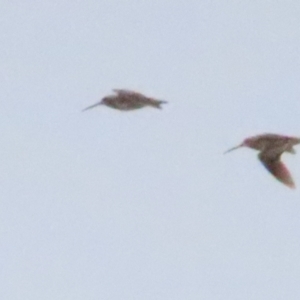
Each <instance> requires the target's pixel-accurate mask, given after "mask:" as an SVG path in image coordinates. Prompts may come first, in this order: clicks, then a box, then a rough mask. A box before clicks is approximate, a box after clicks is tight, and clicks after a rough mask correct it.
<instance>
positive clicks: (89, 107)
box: [82, 102, 102, 111]
mask: <svg viewBox="0 0 300 300" xmlns="http://www.w3.org/2000/svg"><path fill="white" fill-rule="evenodd" d="M98 105H102V102H97V103H95V104H93V105H91V106H88V107H86V108H84V109H83V110H82V111H86V110H88V109H91V108H94V107H96V106H98Z"/></svg>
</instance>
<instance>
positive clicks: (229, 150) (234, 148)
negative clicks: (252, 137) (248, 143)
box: [224, 144, 244, 154]
mask: <svg viewBox="0 0 300 300" xmlns="http://www.w3.org/2000/svg"><path fill="white" fill-rule="evenodd" d="M243 146H244V144H240V145H238V146H235V147H233V148H230V149H228V150H227V151H225V152H224V154H226V153H228V152H231V151H233V150H236V149H239V148H241V147H243Z"/></svg>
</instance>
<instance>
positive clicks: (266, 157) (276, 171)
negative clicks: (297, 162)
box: [258, 151, 295, 189]
mask: <svg viewBox="0 0 300 300" xmlns="http://www.w3.org/2000/svg"><path fill="white" fill-rule="evenodd" d="M281 154H282V153H277V154H275V153H272V152H270V151H266V152H261V153H259V155H258V158H259V159H260V161H261V162H262V164H263V165H264V166H265V167H266V169H267V170H268V171H269V172H270V173H271V174H272V175H273V176H274V177H275V178H276V179H277V180H279V181H280V182H282V183H283V184H285V185H287V186H288V187H290V188H293V189H294V188H295V183H294V181H293V178H292V176H291V173H290V172H289V170H288V169H287V167H286V166H285V165H284V163H283V162H282V161H281V160H280V156H281Z"/></svg>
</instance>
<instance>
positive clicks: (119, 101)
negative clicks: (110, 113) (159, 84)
mask: <svg viewBox="0 0 300 300" xmlns="http://www.w3.org/2000/svg"><path fill="white" fill-rule="evenodd" d="M113 92H114V93H115V94H113V95H109V96H106V97H104V98H103V99H102V100H100V101H99V102H97V103H95V104H93V105H91V106H88V107H87V108H85V109H83V111H85V110H88V109H91V108H93V107H96V106H98V105H106V106H108V107H111V108H114V109H118V110H123V111H129V110H135V109H139V108H142V107H145V106H152V107H155V108H159V109H161V104H164V103H167V102H166V101H163V100H157V99H154V98H150V97H147V96H145V95H143V94H141V93H138V92H134V91H130V90H123V89H114V90H113Z"/></svg>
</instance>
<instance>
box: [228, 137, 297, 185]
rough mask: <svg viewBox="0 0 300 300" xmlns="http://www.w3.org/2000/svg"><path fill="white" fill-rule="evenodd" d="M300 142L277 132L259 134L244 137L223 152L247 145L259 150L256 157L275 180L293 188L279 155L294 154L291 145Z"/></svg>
mask: <svg viewBox="0 0 300 300" xmlns="http://www.w3.org/2000/svg"><path fill="white" fill-rule="evenodd" d="M299 143H300V138H297V137H290V136H284V135H278V134H271V133H268V134H261V135H257V136H253V137H250V138H247V139H245V140H244V141H243V142H242V143H241V144H240V145H238V146H236V147H234V148H231V149H229V150H227V151H226V152H225V153H227V152H230V151H232V150H235V149H238V148H240V147H249V148H252V149H255V150H258V151H259V154H258V158H259V160H260V161H261V162H262V164H263V165H264V166H265V167H266V169H267V170H268V171H269V172H270V173H271V174H273V175H274V176H275V178H276V179H277V180H279V181H280V182H282V183H283V184H285V185H287V186H288V187H290V188H295V183H294V181H293V178H292V176H291V174H290V172H289V170H288V169H287V168H286V166H285V165H284V164H283V163H282V162H281V160H280V157H281V154H282V153H284V152H289V153H292V154H295V153H296V152H295V149H294V148H293V146H295V145H297V144H299Z"/></svg>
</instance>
